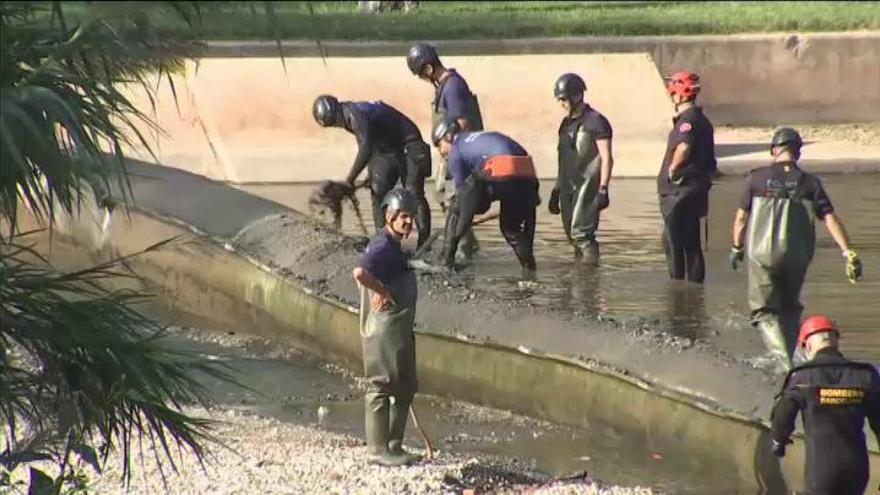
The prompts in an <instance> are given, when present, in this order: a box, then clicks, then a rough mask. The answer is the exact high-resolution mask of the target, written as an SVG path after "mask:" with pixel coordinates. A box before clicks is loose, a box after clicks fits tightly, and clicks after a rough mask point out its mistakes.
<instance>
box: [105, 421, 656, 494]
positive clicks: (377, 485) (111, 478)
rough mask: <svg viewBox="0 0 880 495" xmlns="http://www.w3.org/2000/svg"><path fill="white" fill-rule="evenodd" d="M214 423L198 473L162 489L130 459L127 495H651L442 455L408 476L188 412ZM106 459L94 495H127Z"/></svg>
mask: <svg viewBox="0 0 880 495" xmlns="http://www.w3.org/2000/svg"><path fill="white" fill-rule="evenodd" d="M188 412H189V413H191V414H196V415H202V416H208V417H212V418H214V419H216V420H218V423H217V426H216V429H215V435H216V437H217V438H218V439H219V440H220V441H221V442H222V443H223V444H224V445H225V446H226V448H223V447H220V446H214V447H212V448H210V449H209V459H207V461H206V463H205V466H204V467H200V466H199V465H198V463H197V462H195V461H194V460H193V459H191V458H184V459H183V460H182V461H181V463H180V465H179V472H178V473H176V474H175V473H168V469H167V466H166V468H165V471H166V472H165V476H166V480H167V481H166V484H165V485H163V482H162V475H161V474H160V472H159V467H158V464H157V463H156V461H155V458H154V456H153V455H152V453H151V452H149V451H145V452H144V453H143V455H142V456H140V458H138V457H135V461H134V462H135V469H134V473H133V476H132V481H131V487H130V490H129V492H128V493H168V494H197V493H198V494H245V493H248V494H249V493H262V494H272V493H376V494H389V493H432V494H434V493H462V492H464V491H465V490H468V489H476V493H522V492H529V493H546V494H564V493H565V494H567V493H583V494H621V495H623V494H639V495H642V494H653V493H657V492H655V491H652V490H651V489H649V488H640V487H636V488H624V487H613V486H607V485H603V484H601V483H598V482H596V481H594V480H591V479H589V478H586V477H580V478H577V479H569V480H564V481H563V480H560V481H552V480H547V479H546V478H543V477H542V476H541V475H539V474H534V473H530V472H529V471H528V469H527V468H525V467H523V466H521V465H519V464H518V463H517V462H515V461H510V460H503V459H489V458H473V457H470V456H462V455H457V454H449V453H445V452H441V453H439V455H438V457H437V458H436V459H434V460H433V461H425V462H422V463H421V464H419V465H417V466H413V467H409V468H384V467H379V466H373V465H370V464H368V463H367V462H366V460H365V459H366V455H367V452H366V446H365V445H364V443H363V441H362V440H360V439H357V438H354V437H351V436H348V435H340V434H335V433H330V432H327V431H325V430H322V429H320V428H318V427H305V426H298V425H292V424H289V423H283V422H280V421H277V420H274V419H271V418H262V417H257V416H254V415H250V414H244V413H240V412H237V411H205V410H189V411H188ZM114 461H115V463H118V458H116V459H113V458H111V460H110V462H109V463H108V469H106V470H105V472H104V474H103V476H99V475H94V477H93V482H92V484H91V490H93V491H94V493H125V489H124V488H123V487H122V486H121V485H120V483H119V475H120V472H119V470H118V469H117V468H116V466H115V464H114Z"/></svg>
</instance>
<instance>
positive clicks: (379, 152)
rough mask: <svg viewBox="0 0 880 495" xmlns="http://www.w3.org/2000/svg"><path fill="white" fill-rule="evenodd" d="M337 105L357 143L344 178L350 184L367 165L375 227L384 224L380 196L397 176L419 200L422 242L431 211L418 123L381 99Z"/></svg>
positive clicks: (427, 157)
mask: <svg viewBox="0 0 880 495" xmlns="http://www.w3.org/2000/svg"><path fill="white" fill-rule="evenodd" d="M340 105H341V107H342V127H343V128H345V130H347V131H348V132H350V133H352V134H354V136H355V139H357V143H358V153H357V156H356V157H355V160H354V164H352V166H351V170H350V171H349V173H348V179H347V180H348V182H349V183H350V184H354V181H355V179H357V176H358V175H360V173H361V172H362V171H363V170H364V168H365V167H366V168H368V169H369V174H370V191H371V193H372V203H373V221H374V223H375V225H376V228H377V229H380V228H382V227H383V226H384V225H385V215H384V214H383V212H382V208H381V206H380V205H381V202H382V198H384V197H385V194H386V193H388V191H390V190H391V189H392V188H393V187H394V185H395V184H397V181H398V180H400V181H401V182H402V183H403V185H404V187H406V189H408V190H409V191H410V192H412V193H413V194H414V195H415V196H416V199H417V200H418V202H419V210H418V214H417V215H416V221H417V223H418V229H419V242H420V243H423V242H425V241H426V240H427V239H428V236H429V235H430V233H431V212H430V209H429V208H428V201H427V200H426V199H425V178H426V177H428V176H430V175H431V148H430V147H429V146H428V144H427V143H425V142H424V141H423V140H422V135H421V133H420V132H419V129H418V127H416V125H415V124H414V123H413V121H412V120H410V119H409V118H408V117H407V116H406V115H403V114H402V113H400V112H399V111H398V110H397V109H395V108H394V107H392V106H390V105H387V104H385V103H383V102H381V101H374V102H365V101H357V102H351V101H349V102H342V103H341V104H340Z"/></svg>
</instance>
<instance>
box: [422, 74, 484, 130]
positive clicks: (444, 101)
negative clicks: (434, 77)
mask: <svg viewBox="0 0 880 495" xmlns="http://www.w3.org/2000/svg"><path fill="white" fill-rule="evenodd" d="M447 74H448V75H447V77H446V79H444V80H443V82H442V83H440V85H439V86H438V87H437V91H436V92H435V94H434V112H433V113H434V116H435V117H434V120H435V123H436V119H439V118H448V119H453V120H458V119H465V120H467V121H468V124H469V125H470V130H472V131H482V130H483V118H482V115H481V114H480V108H479V105H478V103H477V99H476V97H475V96H474V95H473V93H471V88H470V87H468V84H467V82H465V80H464V78H463V77H461V76H460V75H459V74H458V72H456V71H455V69H449V70H448V71H447Z"/></svg>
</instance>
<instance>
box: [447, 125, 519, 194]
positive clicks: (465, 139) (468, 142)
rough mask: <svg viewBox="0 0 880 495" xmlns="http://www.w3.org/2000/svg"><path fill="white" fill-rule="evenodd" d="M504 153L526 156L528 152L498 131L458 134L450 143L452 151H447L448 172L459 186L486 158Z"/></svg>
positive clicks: (480, 168) (479, 167) (481, 166)
mask: <svg viewBox="0 0 880 495" xmlns="http://www.w3.org/2000/svg"><path fill="white" fill-rule="evenodd" d="M505 155H507V156H528V155H529V154H528V152H526V150H525V148H523V147H522V146H520V144H519V143H517V142H516V141H514V140H513V139H511V138H509V137H507V136H505V135H504V134H501V133H500V132H492V131H480V132H462V133H460V134H458V135H457V136H455V141H453V143H452V151H450V152H449V173H450V175H452V180H453V181H454V182H455V187H461V186H462V185H463V184H464V181H465V180H466V179H467V178H468V177H470V176H471V174H473V173H474V171H475V170H482V169H483V165H484V164H485V163H486V161H487V160H488V159H490V158H493V157H496V156H505Z"/></svg>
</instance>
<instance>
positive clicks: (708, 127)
mask: <svg viewBox="0 0 880 495" xmlns="http://www.w3.org/2000/svg"><path fill="white" fill-rule="evenodd" d="M667 90H668V92H669V96H670V98H671V99H672V102H673V103H674V104H675V112H676V114H675V117H673V119H672V124H673V127H672V130H671V131H670V132H669V138H668V142H667V144H666V153H665V154H664V156H663V164H662V165H661V167H660V173H659V174H658V175H657V194H658V195H659V197H660V213H661V214H662V215H663V224H664V229H663V246H664V248H665V251H666V263H667V265H668V268H669V277H670V278H672V279H673V280H689V281H691V282H697V283H703V280H704V279H705V278H706V264H705V261H704V260H703V247H702V245H701V243H700V219H701V218H703V217H705V216H706V215H708V213H709V189H710V188H711V187H712V175H713V174H714V173H715V170H716V168H717V163H716V161H715V130H714V128H713V127H712V123H711V122H709V119H708V118H706V115H705V114H703V109H702V108H700V107H699V106H697V103H696V100H697V94H699V92H700V76H698V75H697V74H694V73H693V72H685V71H682V72H676V73H675V74H673V75H672V77H670V78H669V82H668V84H667Z"/></svg>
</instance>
